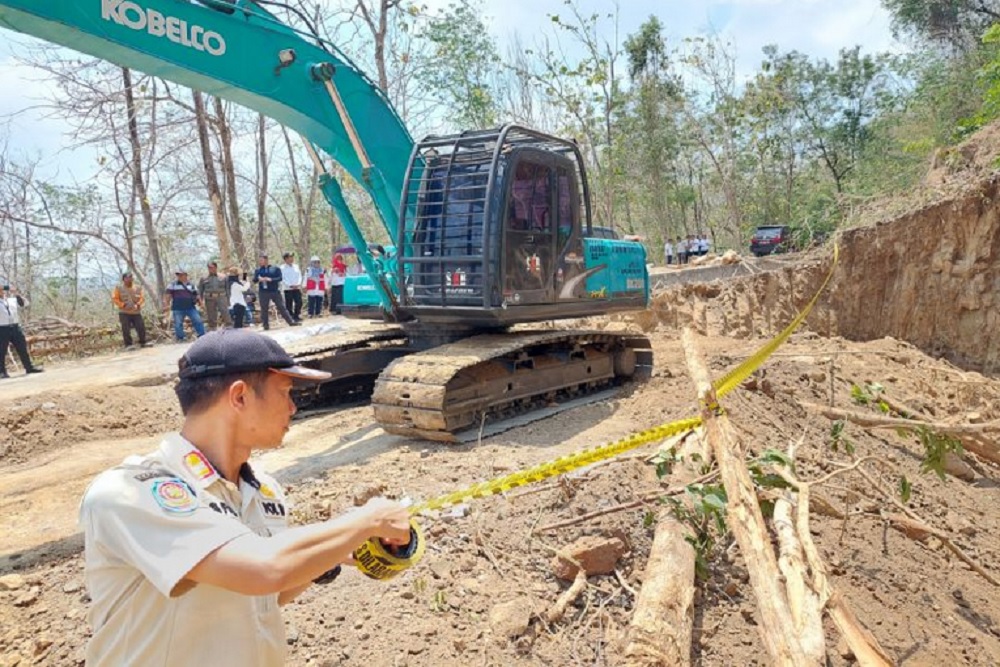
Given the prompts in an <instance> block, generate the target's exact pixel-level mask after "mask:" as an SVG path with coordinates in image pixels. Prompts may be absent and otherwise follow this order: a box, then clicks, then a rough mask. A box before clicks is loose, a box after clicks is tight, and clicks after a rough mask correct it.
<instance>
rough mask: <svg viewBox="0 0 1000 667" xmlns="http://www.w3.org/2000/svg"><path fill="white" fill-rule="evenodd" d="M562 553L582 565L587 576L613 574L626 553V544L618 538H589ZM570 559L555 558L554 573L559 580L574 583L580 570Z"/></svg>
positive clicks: (572, 545) (581, 539)
mask: <svg viewBox="0 0 1000 667" xmlns="http://www.w3.org/2000/svg"><path fill="white" fill-rule="evenodd" d="M561 553H563V554H565V555H566V556H569V558H570V559H575V560H576V562H578V563H580V566H581V567H583V570H584V572H586V573H587V576H592V575H595V574H611V573H612V572H614V571H615V566H616V565H617V564H618V559H619V558H621V557H622V555H623V554H624V553H625V543H624V542H622V541H621V540H620V539H618V538H617V537H612V538H607V537H597V536H587V537H581V538H580V539H578V540H577V541H576V542H574V543H573V544H571V545H569V546H567V547H564V548H563V549H562V550H561ZM570 559H567V558H563V557H561V556H558V555H557V556H555V557H553V559H552V572H553V573H554V574H555V575H556V577H558V578H559V579H562V580H564V581H573V579H575V578H576V572H577V569H578V568H577V566H576V565H575V564H574V563H573V561H572V560H570Z"/></svg>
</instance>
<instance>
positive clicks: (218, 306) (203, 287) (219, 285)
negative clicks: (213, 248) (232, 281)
mask: <svg viewBox="0 0 1000 667" xmlns="http://www.w3.org/2000/svg"><path fill="white" fill-rule="evenodd" d="M198 294H200V295H201V300H202V303H204V304H205V320H206V323H207V324H208V330H209V331H215V327H216V325H217V324H218V321H219V318H220V317H221V318H222V326H224V327H228V326H232V324H233V323H232V320H230V319H229V294H228V292H227V289H226V279H225V278H223V277H222V276H220V275H219V265H218V264H217V263H216V262H209V263H208V275H207V276H205V277H204V278H202V279H201V280H199V281H198Z"/></svg>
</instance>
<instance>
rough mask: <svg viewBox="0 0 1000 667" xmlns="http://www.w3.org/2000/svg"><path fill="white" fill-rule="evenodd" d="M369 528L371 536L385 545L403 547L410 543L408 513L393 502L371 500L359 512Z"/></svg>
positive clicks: (380, 499)
mask: <svg viewBox="0 0 1000 667" xmlns="http://www.w3.org/2000/svg"><path fill="white" fill-rule="evenodd" d="M360 511H361V512H362V513H363V514H364V516H365V519H366V520H367V521H368V523H369V525H370V526H371V531H372V532H371V536H372V537H377V538H379V539H380V540H383V541H384V542H385V543H386V544H392V545H403V544H407V543H409V541H410V512H409V510H407V509H406V508H405V507H403V506H402V505H400V504H399V502H397V501H395V500H389V499H388V498H372V499H371V500H369V501H368V502H367V503H365V504H364V506H363V507H362V508H361V510H360Z"/></svg>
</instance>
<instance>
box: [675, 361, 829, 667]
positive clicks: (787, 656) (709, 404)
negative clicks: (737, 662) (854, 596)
mask: <svg viewBox="0 0 1000 667" xmlns="http://www.w3.org/2000/svg"><path fill="white" fill-rule="evenodd" d="M688 363H689V364H694V365H695V366H698V367H700V368H701V369H704V368H705V362H704V361H703V360H702V358H701V355H700V354H698V353H697V351H694V352H693V354H692V355H691V356H690V357H688ZM700 373H704V374H705V375H707V374H708V372H707V370H704V371H700V372H699V374H700ZM702 405H703V406H704V408H703V410H702V420H703V422H704V426H705V433H706V434H707V436H708V442H709V444H710V445H711V449H712V453H713V454H714V455H715V459H716V461H718V464H719V472H720V474H721V476H722V482H723V485H724V486H725V488H726V495H727V497H728V502H727V505H726V521H727V523H728V525H729V529H730V530H731V531H732V533H733V536H734V537H735V538H736V542H737V544H738V545H739V548H740V552H741V553H742V554H743V558H744V561H745V562H746V567H747V571H748V572H749V574H750V584H751V585H752V587H753V591H754V596H755V598H756V600H757V608H758V610H759V612H760V625H759V631H760V635H761V640H762V641H763V643H764V648H765V649H766V650H767V652H768V654H769V655H770V658H771V660H770V664H773V665H778V666H781V667H783V666H785V665H795V666H798V665H810V666H818V665H820V664H822V663H821V662H818V661H816V660H815V659H813V658H811V657H810V656H808V655H807V654H806V653H805V651H804V650H803V648H802V644H801V642H800V641H799V637H798V636H796V635H795V633H792V632H789V631H788V629H789V628H792V627H794V623H793V620H792V614H791V610H790V609H789V606H788V601H787V600H786V598H785V591H784V588H783V586H782V583H781V582H782V577H781V574H780V571H779V569H778V562H777V559H776V558H775V555H774V551H772V549H771V539H770V536H769V535H768V532H767V527H766V525H765V524H764V516H763V514H762V513H761V510H760V505H759V504H758V501H757V493H756V490H755V489H754V486H753V480H752V479H751V478H750V472H749V471H748V470H747V467H746V464H745V462H744V460H743V452H742V449H741V448H740V447H739V443H738V441H737V439H736V436H735V434H734V433H733V429H732V426H731V425H730V423H729V418H728V417H727V416H726V415H725V413H723V412H722V411H721V409H719V408H718V404H717V400H716V396H715V392H714V391H712V392H710V393H709V394H708V395H706V396H703V397H702Z"/></svg>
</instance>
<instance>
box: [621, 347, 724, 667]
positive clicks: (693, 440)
mask: <svg viewBox="0 0 1000 667" xmlns="http://www.w3.org/2000/svg"><path fill="white" fill-rule="evenodd" d="M681 340H682V341H683V344H684V351H685V354H688V353H689V352H690V353H691V354H693V353H694V347H693V346H694V341H693V338H692V334H691V331H690V329H684V332H683V334H682V337H681ZM689 369H690V370H691V375H692V379H693V380H694V384H695V388H696V390H697V393H698V396H699V397H702V396H705V395H707V394H708V393H711V392H712V383H711V381H710V380H709V378H708V373H707V372H705V369H704V366H700V367H694V366H691V365H690V364H689ZM696 455H697V456H696ZM678 459H679V461H678V463H677V464H676V465H675V466H674V468H673V471H672V472H671V474H670V478H669V485H670V486H671V487H684V486H686V485H688V484H691V483H693V482H694V481H695V479H696V478H697V470H696V468H697V467H700V465H703V464H705V463H707V462H709V461H710V460H711V451H710V449H709V447H708V444H707V442H706V440H705V438H704V434H703V432H701V429H699V431H696V432H695V434H694V437H688V438H686V439H683V440H682V444H681V449H680V451H679V452H678ZM688 532H689V528H688V527H686V526H685V525H684V524H683V523H681V522H680V521H678V520H677V518H676V517H675V516H674V515H673V514H672V513H670V512H663V513H661V515H660V520H659V523H658V524H657V526H656V532H655V534H654V536H653V545H652V547H651V548H650V551H649V561H648V562H647V563H646V570H645V574H644V575H643V578H642V589H641V590H640V591H639V596H638V598H637V599H636V604H635V612H634V613H633V614H632V623H631V625H630V627H629V641H628V645H627V646H626V647H625V663H624V664H625V665H627V666H628V667H667V666H668V665H680V666H686V665H689V664H691V634H692V631H693V627H694V585H695V557H696V554H695V550H694V548H693V547H692V546H691V544H689V543H688V542H687V540H685V539H684V538H685V536H686V535H687V533H688Z"/></svg>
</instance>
